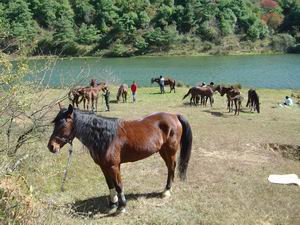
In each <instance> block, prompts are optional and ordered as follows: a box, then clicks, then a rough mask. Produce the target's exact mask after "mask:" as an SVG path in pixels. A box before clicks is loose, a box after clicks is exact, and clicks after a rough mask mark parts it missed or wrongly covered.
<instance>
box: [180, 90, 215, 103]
mask: <svg viewBox="0 0 300 225" xmlns="http://www.w3.org/2000/svg"><path fill="white" fill-rule="evenodd" d="M213 94H214V90H213V89H212V88H211V87H209V86H206V87H199V86H197V87H192V88H190V89H189V91H188V92H187V93H186V95H184V96H183V98H182V100H183V99H185V98H186V97H187V96H189V95H191V98H190V105H192V102H193V103H194V105H197V103H198V99H199V97H200V99H201V100H200V102H201V104H203V105H205V106H206V102H207V99H209V103H210V106H211V107H212V104H213V102H214V99H213Z"/></svg>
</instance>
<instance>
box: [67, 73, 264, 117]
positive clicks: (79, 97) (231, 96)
mask: <svg viewBox="0 0 300 225" xmlns="http://www.w3.org/2000/svg"><path fill="white" fill-rule="evenodd" d="M154 82H156V83H158V84H159V83H160V78H159V77H157V78H152V79H151V83H152V84H153V83H154ZM164 84H165V86H170V93H171V92H172V91H173V92H174V93H175V88H176V80H174V79H172V78H169V77H166V78H165V82H164ZM105 89H108V86H107V84H106V83H104V82H100V83H97V82H96V80H95V79H92V80H91V82H90V86H86V87H82V86H77V87H74V88H72V89H71V90H70V91H69V93H68V97H69V100H70V101H71V102H72V105H73V106H76V107H77V108H78V107H79V104H80V103H81V102H82V101H83V109H85V110H89V108H91V109H92V110H96V111H97V102H98V96H99V93H100V91H105ZM215 92H219V93H220V95H221V96H224V95H225V94H226V98H227V109H228V112H233V111H234V114H235V115H239V112H240V111H241V105H242V101H243V100H244V97H243V96H242V95H241V92H240V90H239V88H238V87H234V86H232V85H231V86H229V87H226V86H224V85H215V84H214V83H213V82H211V83H210V84H209V85H204V84H202V85H198V86H194V87H191V88H190V89H189V90H188V92H187V93H186V94H185V95H184V96H183V98H182V100H184V99H185V98H187V97H188V96H189V95H190V96H191V97H190V105H191V106H192V105H195V106H197V105H204V106H206V105H207V102H208V100H209V104H210V106H211V107H212V105H213V103H214V98H213V95H214V93H215ZM127 95H128V85H127V84H125V83H124V84H121V85H120V86H119V89H118V92H117V99H116V100H117V102H119V101H120V97H122V101H123V102H127ZM90 104H91V106H90ZM246 107H249V108H250V110H251V111H252V110H253V111H257V112H258V113H259V112H260V103H259V96H258V94H257V92H256V90H254V89H249V90H248V100H247V104H246Z"/></svg>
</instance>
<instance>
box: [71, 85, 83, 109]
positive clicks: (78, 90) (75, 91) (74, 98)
mask: <svg viewBox="0 0 300 225" xmlns="http://www.w3.org/2000/svg"><path fill="white" fill-rule="evenodd" d="M84 88H85V87H81V86H77V87H74V88H72V89H71V90H70V91H69V93H68V98H69V100H70V101H71V102H72V105H73V106H75V105H76V107H77V108H79V103H80V102H81V101H82V100H83V95H84ZM80 97H81V99H79V98H80Z"/></svg>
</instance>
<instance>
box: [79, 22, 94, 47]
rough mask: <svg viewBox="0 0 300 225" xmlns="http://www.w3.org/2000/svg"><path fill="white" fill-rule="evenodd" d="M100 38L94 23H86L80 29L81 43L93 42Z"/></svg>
mask: <svg viewBox="0 0 300 225" xmlns="http://www.w3.org/2000/svg"><path fill="white" fill-rule="evenodd" d="M97 39H98V31H97V29H96V27H95V26H94V25H90V26H87V25H86V24H85V23H83V24H82V25H81V27H80V28H79V30H78V36H77V39H76V40H77V42H78V43H80V44H85V45H89V44H93V43H95V42H96V41H97Z"/></svg>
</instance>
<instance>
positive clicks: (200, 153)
mask: <svg viewBox="0 0 300 225" xmlns="http://www.w3.org/2000/svg"><path fill="white" fill-rule="evenodd" d="M187 90H188V88H183V87H182V88H177V93H176V94H173V93H171V94H169V93H168V94H165V95H160V94H158V92H159V88H158V87H155V88H140V89H139V90H138V95H137V99H138V101H137V103H135V104H133V103H131V102H130V99H129V102H128V103H118V104H111V109H112V111H111V112H103V110H104V105H103V104H102V100H101V99H100V104H99V105H100V111H99V112H98V113H99V114H101V115H104V116H112V117H120V118H124V119H135V118H140V117H142V116H145V115H146V114H149V113H152V112H154V111H169V112H174V113H181V114H183V115H184V116H185V117H187V118H188V120H189V122H190V124H191V126H192V129H193V136H194V142H193V150H192V156H191V161H190V164H189V169H188V180H187V182H185V183H183V182H179V179H176V180H175V183H174V187H173V191H172V196H171V198H170V199H161V198H160V192H161V191H162V190H163V188H164V186H165V183H166V178H167V169H166V167H165V165H164V162H163V160H162V159H161V158H160V156H159V155H158V154H156V155H154V156H152V157H150V158H147V159H145V160H142V161H138V162H135V163H128V164H124V165H122V170H121V171H122V177H123V181H124V187H125V194H126V196H127V199H128V207H127V213H125V214H124V215H121V216H116V217H110V216H107V215H106V202H107V195H108V189H107V186H106V183H105V180H104V177H103V175H102V173H101V171H100V169H99V168H98V167H97V165H96V164H94V162H93V161H92V159H91V157H90V156H89V153H88V152H87V150H86V149H84V148H83V147H82V145H81V144H80V143H79V142H78V141H75V142H74V149H75V152H74V157H73V159H72V164H71V167H70V171H69V175H68V178H67V182H66V185H65V188H66V191H65V192H60V184H61V179H62V174H63V170H64V168H65V164H66V160H67V148H66V147H65V148H64V149H62V152H61V154H59V155H53V154H51V153H50V152H49V151H48V150H47V149H46V143H47V140H48V138H49V136H45V137H44V140H42V142H41V143H35V144H32V145H30V146H27V148H28V149H27V150H28V151H31V152H32V153H33V154H32V155H31V156H30V160H28V161H27V162H25V164H24V165H23V166H22V170H21V171H20V173H21V174H22V175H23V176H24V178H25V179H26V181H27V182H28V184H29V185H31V186H32V187H33V192H32V194H33V196H34V199H37V202H39V203H40V204H42V205H44V206H45V207H43V208H42V210H43V211H44V215H45V218H46V220H44V221H45V224H299V223H300V216H299V214H298V213H297V212H299V211H300V205H299V194H300V189H299V187H296V186H281V185H274V184H270V183H268V181H267V177H268V176H269V175H270V174H276V173H278V174H286V173H298V174H299V175H300V162H299V161H297V160H290V159H287V158H284V157H282V156H281V155H280V154H278V153H276V150H275V147H274V146H275V145H274V146H273V147H272V146H271V145H270V143H278V146H281V147H278V149H280V148H282V146H285V148H287V149H291V148H289V147H287V146H294V147H295V149H298V150H299V147H296V146H299V145H300V132H299V131H300V108H298V107H293V108H280V107H277V102H279V101H281V100H282V99H283V97H284V96H286V95H290V94H291V90H265V89H259V90H257V91H258V94H259V95H260V97H261V98H260V99H261V114H257V113H250V112H249V110H248V109H246V108H243V111H242V112H241V114H240V116H234V115H233V114H231V113H227V110H226V99H225V98H222V97H220V95H218V94H216V95H215V104H214V106H213V108H210V107H205V108H204V107H190V106H189V105H186V104H184V103H186V102H184V101H182V100H181V99H182V96H183V95H184V94H185V93H186V92H187ZM59 92H60V90H52V91H49V99H45V101H48V100H50V98H51V96H52V97H53V96H56V95H57V94H58V93H59ZM112 93H113V94H112V96H111V98H112V100H114V98H115V95H114V93H116V87H114V88H113V91H112ZM242 93H244V95H245V96H246V94H247V90H246V89H243V90H242ZM129 97H130V96H129ZM65 104H66V105H67V104H68V103H67V102H65ZM245 104H246V98H245V102H243V106H244V107H245ZM56 113H57V110H56V109H53V116H54V115H55V114H56ZM287 118H288V119H287ZM50 119H51V118H49V120H50ZM50 132H51V131H50V130H49V135H50ZM271 147H272V148H273V150H274V151H270V149H268V148H271ZM294 158H295V157H294ZM33 220H35V219H33ZM36 220H37V221H38V219H36Z"/></svg>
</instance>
